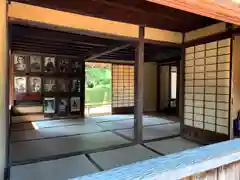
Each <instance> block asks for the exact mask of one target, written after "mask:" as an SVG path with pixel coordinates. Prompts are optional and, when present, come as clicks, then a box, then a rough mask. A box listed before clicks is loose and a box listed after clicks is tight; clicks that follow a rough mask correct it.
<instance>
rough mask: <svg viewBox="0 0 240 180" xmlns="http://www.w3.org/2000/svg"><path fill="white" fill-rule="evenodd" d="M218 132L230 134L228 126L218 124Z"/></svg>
mask: <svg viewBox="0 0 240 180" xmlns="http://www.w3.org/2000/svg"><path fill="white" fill-rule="evenodd" d="M217 132H218V133H221V134H226V135H228V128H227V127H222V126H217Z"/></svg>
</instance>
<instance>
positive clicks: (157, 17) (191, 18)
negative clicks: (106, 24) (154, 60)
mask: <svg viewBox="0 0 240 180" xmlns="http://www.w3.org/2000/svg"><path fill="white" fill-rule="evenodd" d="M15 1H17V2H22V3H27V4H32V5H38V6H43V7H47V8H52V9H57V10H63V11H68V12H73V13H79V14H83V15H88V16H93V17H99V18H104V19H110V20H115V21H122V22H127V23H132V24H137V25H147V26H148V27H153V28H159V29H166V30H172V31H178V32H187V31H191V30H195V29H198V28H202V27H205V26H207V25H210V24H214V23H216V22H217V20H214V19H210V18H206V17H202V16H199V15H196V14H192V13H188V12H185V11H181V10H177V9H172V8H169V7H167V6H162V5H156V4H155V3H151V2H148V1H145V0H79V1H76V0H68V1H66V0H61V1H60V0H15Z"/></svg>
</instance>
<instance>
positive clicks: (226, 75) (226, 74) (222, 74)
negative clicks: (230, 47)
mask: <svg viewBox="0 0 240 180" xmlns="http://www.w3.org/2000/svg"><path fill="white" fill-rule="evenodd" d="M217 76H218V78H230V72H229V71H221V72H217Z"/></svg>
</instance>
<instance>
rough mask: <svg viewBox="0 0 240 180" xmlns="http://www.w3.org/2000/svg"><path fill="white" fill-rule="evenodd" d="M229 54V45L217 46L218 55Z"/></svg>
mask: <svg viewBox="0 0 240 180" xmlns="http://www.w3.org/2000/svg"><path fill="white" fill-rule="evenodd" d="M224 54H230V47H229V46H228V47H222V48H218V55H224Z"/></svg>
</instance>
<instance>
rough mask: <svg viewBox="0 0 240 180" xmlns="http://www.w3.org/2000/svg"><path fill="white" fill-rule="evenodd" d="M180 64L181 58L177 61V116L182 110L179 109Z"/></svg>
mask: <svg viewBox="0 0 240 180" xmlns="http://www.w3.org/2000/svg"><path fill="white" fill-rule="evenodd" d="M180 64H181V60H180V61H177V66H176V67H177V96H176V109H177V112H176V113H177V116H179V112H180V109H179V107H180V106H179V96H180V94H179V93H180V90H179V89H180V75H181V74H180Z"/></svg>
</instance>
